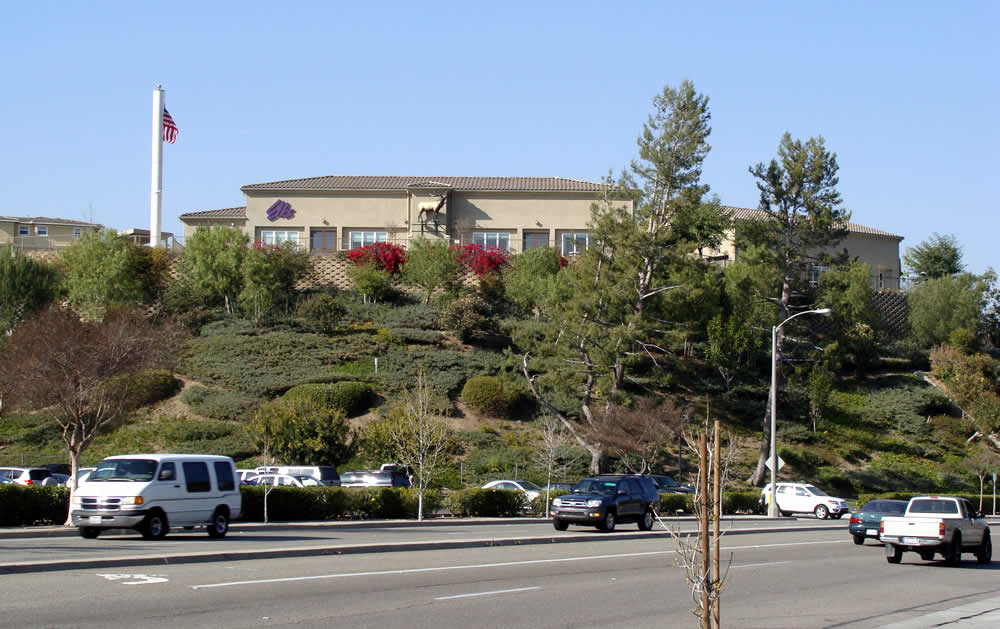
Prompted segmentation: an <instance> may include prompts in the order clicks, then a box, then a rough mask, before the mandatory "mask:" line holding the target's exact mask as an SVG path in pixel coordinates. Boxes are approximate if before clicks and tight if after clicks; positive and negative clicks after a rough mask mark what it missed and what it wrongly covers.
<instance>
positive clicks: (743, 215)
mask: <svg viewBox="0 0 1000 629" xmlns="http://www.w3.org/2000/svg"><path fill="white" fill-rule="evenodd" d="M722 209H723V211H725V212H727V213H728V214H729V215H730V216H731V217H732V218H733V219H734V220H737V221H759V220H761V219H763V218H765V217H767V216H768V214H767V212H765V211H764V210H759V209H754V208H746V207H733V206H731V205H723V206H722ZM846 227H847V231H848V232H850V233H852V234H865V235H868V236H881V237H883V238H895V239H896V240H903V237H902V236H900V235H898V234H892V233H890V232H886V231H882V230H881V229H875V228H874V227H866V226H864V225H858V224H857V223H847V224H846Z"/></svg>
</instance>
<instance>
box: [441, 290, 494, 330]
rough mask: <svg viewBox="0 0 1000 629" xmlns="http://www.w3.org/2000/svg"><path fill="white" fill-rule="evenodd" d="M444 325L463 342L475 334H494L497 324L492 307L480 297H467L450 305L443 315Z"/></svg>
mask: <svg viewBox="0 0 1000 629" xmlns="http://www.w3.org/2000/svg"><path fill="white" fill-rule="evenodd" d="M441 318H442V320H443V322H444V325H445V326H447V328H448V329H449V330H451V331H453V332H454V333H455V334H456V335H457V336H458V337H459V338H460V339H462V340H463V341H466V340H468V339H469V338H470V337H471V336H472V334H473V333H474V332H492V331H494V330H495V329H496V327H497V326H496V322H495V321H494V320H493V319H492V318H491V312H490V306H489V304H487V303H486V301H485V300H483V298H481V297H479V296H478V295H466V296H464V297H459V298H458V299H456V300H454V301H452V302H451V303H449V304H448V305H447V306H446V307H445V309H444V311H443V312H442V313H441Z"/></svg>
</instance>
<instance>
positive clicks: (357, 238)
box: [351, 232, 389, 249]
mask: <svg viewBox="0 0 1000 629" xmlns="http://www.w3.org/2000/svg"><path fill="white" fill-rule="evenodd" d="M377 242H389V232H351V249H357V248H358V247H364V246H365V245H374V244H375V243H377Z"/></svg>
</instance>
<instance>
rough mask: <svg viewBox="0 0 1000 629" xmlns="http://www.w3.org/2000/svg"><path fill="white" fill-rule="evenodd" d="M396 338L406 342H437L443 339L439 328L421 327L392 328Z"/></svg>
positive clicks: (391, 332)
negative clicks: (426, 328)
mask: <svg viewBox="0 0 1000 629" xmlns="http://www.w3.org/2000/svg"><path fill="white" fill-rule="evenodd" d="M389 332H390V334H392V335H393V336H394V337H395V338H397V339H399V340H401V341H403V342H404V343H425V344H431V345H433V344H435V343H438V342H439V341H440V340H441V332H439V331H438V330H422V329H420V328H392V329H391V330H390V331H389Z"/></svg>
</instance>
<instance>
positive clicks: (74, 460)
mask: <svg viewBox="0 0 1000 629" xmlns="http://www.w3.org/2000/svg"><path fill="white" fill-rule="evenodd" d="M79 470H80V453H79V452H77V451H76V450H73V449H70V450H69V473H70V475H71V477H72V479H73V484H72V485H70V487H69V509H67V510H66V521H65V522H63V526H73V496H75V495H76V488H77V487H78V486H79V484H80V478H79V474H77V472H78V471H79Z"/></svg>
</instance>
